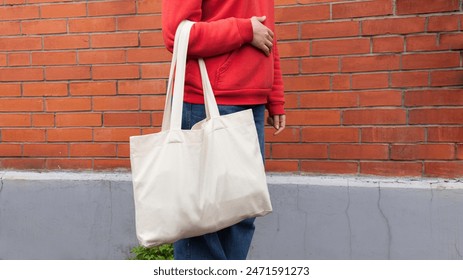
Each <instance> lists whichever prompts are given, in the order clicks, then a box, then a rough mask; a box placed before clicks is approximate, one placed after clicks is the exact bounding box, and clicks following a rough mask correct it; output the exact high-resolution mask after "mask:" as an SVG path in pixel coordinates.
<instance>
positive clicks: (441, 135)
mask: <svg viewBox="0 0 463 280" xmlns="http://www.w3.org/2000/svg"><path fill="white" fill-rule="evenodd" d="M427 132H428V137H427V140H428V142H463V127H461V126H459V127H445V126H439V127H429V128H428V129H427Z"/></svg>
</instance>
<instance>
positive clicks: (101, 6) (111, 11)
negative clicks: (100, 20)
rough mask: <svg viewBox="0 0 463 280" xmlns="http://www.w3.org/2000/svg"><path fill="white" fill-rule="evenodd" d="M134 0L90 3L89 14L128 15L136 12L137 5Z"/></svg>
mask: <svg viewBox="0 0 463 280" xmlns="http://www.w3.org/2000/svg"><path fill="white" fill-rule="evenodd" d="M135 2H136V1H134V0H126V1H110V2H106V1H105V2H93V3H88V15H89V16H108V15H127V14H135V13H136V6H135Z"/></svg>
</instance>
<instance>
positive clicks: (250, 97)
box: [162, 0, 284, 115]
mask: <svg viewBox="0 0 463 280" xmlns="http://www.w3.org/2000/svg"><path fill="white" fill-rule="evenodd" d="M162 5H163V7H162V30H163V36H164V41H165V44H166V46H167V48H168V49H169V50H170V51H172V49H173V44H174V37H175V31H176V29H177V26H178V25H179V23H180V22H181V21H182V20H184V19H189V20H191V21H194V22H197V23H196V24H195V25H194V26H193V28H192V30H191V34H190V42H189V46H188V55H189V59H188V61H187V69H186V78H185V98H184V99H185V101H186V102H189V103H195V104H202V103H203V102H204V101H203V95H202V85H201V78H200V72H199V67H198V63H197V61H196V58H198V57H203V58H204V59H205V61H206V66H207V70H208V74H209V78H210V80H211V84H212V88H213V90H214V94H215V96H216V99H217V103H218V104H221V105H256V104H266V105H267V109H268V110H269V113H270V115H281V114H284V108H283V105H284V96H283V80H282V77H281V70H280V57H279V55H278V49H277V45H276V39H275V42H274V47H273V50H272V53H271V55H270V56H266V55H265V54H264V53H263V52H262V51H260V50H258V49H256V48H255V47H253V46H252V45H251V44H250V43H251V42H252V39H253V30H252V25H251V20H250V18H251V17H252V16H266V17H267V19H266V20H265V22H264V24H265V25H266V26H267V27H268V28H270V29H271V30H272V31H274V27H275V21H274V1H273V0H163V1H162Z"/></svg>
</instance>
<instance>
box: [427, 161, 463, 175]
mask: <svg viewBox="0 0 463 280" xmlns="http://www.w3.org/2000/svg"><path fill="white" fill-rule="evenodd" d="M424 173H425V175H426V176H432V177H444V178H461V177H463V162H461V161H458V162H425V163H424Z"/></svg>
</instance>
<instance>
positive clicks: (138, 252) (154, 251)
mask: <svg viewBox="0 0 463 280" xmlns="http://www.w3.org/2000/svg"><path fill="white" fill-rule="evenodd" d="M130 252H131V253H132V254H134V255H135V256H134V257H133V258H132V260H173V259H174V247H173V246H172V244H164V245H161V246H158V247H153V248H145V247H143V246H137V247H134V248H132V250H131V251H130Z"/></svg>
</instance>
